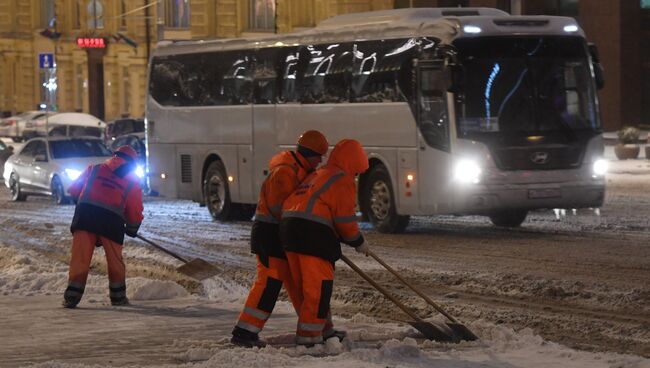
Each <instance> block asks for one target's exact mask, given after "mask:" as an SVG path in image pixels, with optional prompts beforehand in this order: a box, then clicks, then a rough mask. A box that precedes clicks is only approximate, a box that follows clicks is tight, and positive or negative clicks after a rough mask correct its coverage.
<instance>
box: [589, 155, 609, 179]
mask: <svg viewBox="0 0 650 368" xmlns="http://www.w3.org/2000/svg"><path fill="white" fill-rule="evenodd" d="M608 167H609V164H608V163H607V160H605V159H602V158H599V159H598V160H596V161H594V165H593V167H592V168H593V170H594V175H597V176H603V175H605V174H607V169H608Z"/></svg>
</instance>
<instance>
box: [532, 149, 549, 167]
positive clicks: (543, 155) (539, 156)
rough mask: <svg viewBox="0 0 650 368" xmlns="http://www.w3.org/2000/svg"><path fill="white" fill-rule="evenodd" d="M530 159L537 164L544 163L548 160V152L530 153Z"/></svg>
mask: <svg viewBox="0 0 650 368" xmlns="http://www.w3.org/2000/svg"><path fill="white" fill-rule="evenodd" d="M530 161H531V162H532V163H534V164H537V165H544V164H545V163H547V162H548V152H543V151H538V152H533V153H532V154H531V155H530Z"/></svg>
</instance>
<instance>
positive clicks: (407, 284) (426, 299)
mask: <svg viewBox="0 0 650 368" xmlns="http://www.w3.org/2000/svg"><path fill="white" fill-rule="evenodd" d="M368 255H370V256H371V257H372V258H374V259H375V261H377V262H379V263H380V264H381V265H382V266H384V268H385V269H387V270H388V271H389V272H390V273H392V274H393V275H395V277H397V278H398V279H399V280H400V281H401V282H402V283H403V284H404V285H406V286H408V287H409V288H410V289H411V290H413V291H415V293H416V294H418V295H419V296H420V297H422V299H424V300H425V301H426V302H427V303H429V305H431V306H432V307H434V308H435V309H436V310H437V311H438V312H440V313H441V314H442V315H444V316H445V317H447V318H449V320H450V321H452V322H453V323H459V322H458V321H457V320H456V319H455V318H454V317H452V316H451V315H450V314H448V313H447V312H445V310H444V309H442V307H440V306H439V305H438V304H437V303H436V302H434V301H433V300H431V298H429V297H428V296H427V295H426V294H424V293H423V292H422V291H420V289H418V288H416V287H415V286H413V285H412V284H411V283H410V282H408V281H406V279H404V277H402V275H400V274H399V273H397V271H395V270H394V269H393V268H392V267H391V266H389V265H387V264H386V262H384V261H383V260H382V259H381V258H379V256H377V255H376V254H375V253H373V252H372V251H370V250H368Z"/></svg>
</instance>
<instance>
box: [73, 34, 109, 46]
mask: <svg viewBox="0 0 650 368" xmlns="http://www.w3.org/2000/svg"><path fill="white" fill-rule="evenodd" d="M77 46H79V47H81V48H82V49H104V48H106V41H105V40H104V39H103V38H98V37H80V38H77Z"/></svg>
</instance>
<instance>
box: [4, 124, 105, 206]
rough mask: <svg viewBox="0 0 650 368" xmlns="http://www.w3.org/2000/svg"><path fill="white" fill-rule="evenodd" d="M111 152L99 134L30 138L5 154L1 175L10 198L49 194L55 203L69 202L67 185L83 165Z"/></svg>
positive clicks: (99, 160) (101, 158)
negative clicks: (11, 152)
mask: <svg viewBox="0 0 650 368" xmlns="http://www.w3.org/2000/svg"><path fill="white" fill-rule="evenodd" d="M111 156H112V152H111V151H110V150H109V149H108V148H107V147H106V145H105V144H104V142H103V141H102V140H101V139H99V138H94V137H44V138H34V139H31V140H29V141H28V142H27V143H26V144H25V145H24V146H23V148H22V149H21V150H20V151H19V152H18V153H16V154H14V155H13V156H11V157H9V159H8V160H7V162H6V163H5V166H4V173H3V178H4V180H5V185H6V186H7V188H9V190H10V191H11V200H12V201H24V200H25V199H26V198H27V196H28V195H50V196H52V199H53V200H54V202H55V203H57V204H65V203H67V202H69V198H68V196H67V192H68V188H69V187H70V185H71V184H72V182H73V181H74V180H75V179H77V178H78V177H79V175H81V173H82V172H83V171H84V170H85V169H86V167H88V165H93V164H99V163H102V162H104V161H106V159H108V158H109V157H111Z"/></svg>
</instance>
